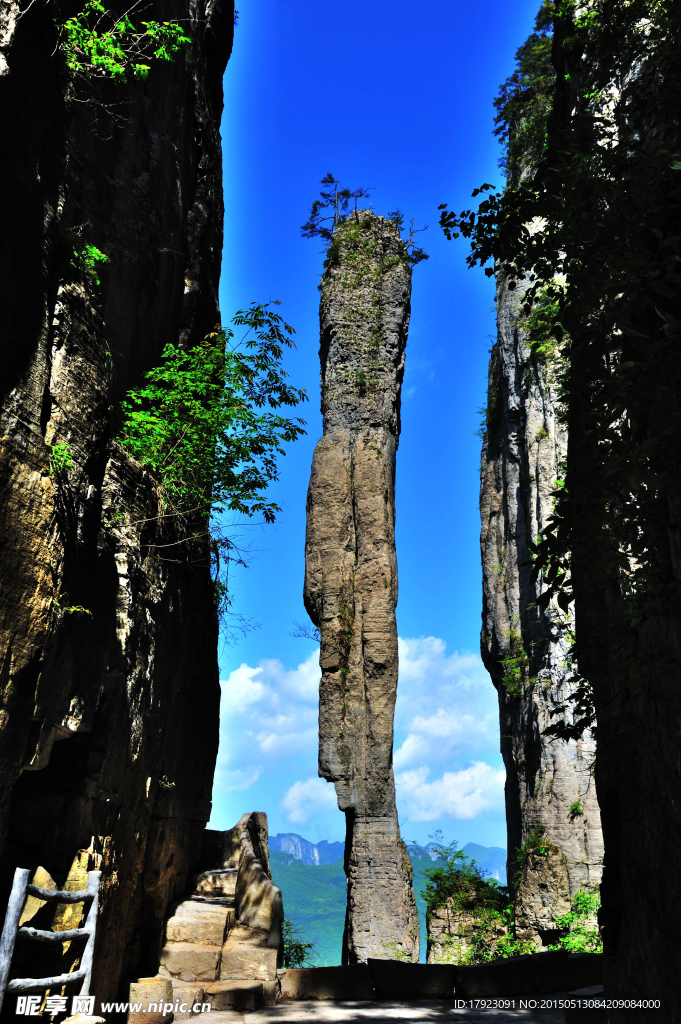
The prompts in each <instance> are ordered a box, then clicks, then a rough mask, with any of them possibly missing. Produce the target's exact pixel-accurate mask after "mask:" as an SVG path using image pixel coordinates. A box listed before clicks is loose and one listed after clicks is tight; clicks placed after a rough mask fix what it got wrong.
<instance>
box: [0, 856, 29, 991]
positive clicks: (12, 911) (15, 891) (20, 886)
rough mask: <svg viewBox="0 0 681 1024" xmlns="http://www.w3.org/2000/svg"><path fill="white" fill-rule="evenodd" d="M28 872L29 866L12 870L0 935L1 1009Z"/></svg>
mask: <svg viewBox="0 0 681 1024" xmlns="http://www.w3.org/2000/svg"><path fill="white" fill-rule="evenodd" d="M30 874H31V869H30V868H17V869H16V871H15V872H14V881H13V883H12V892H11V893H10V897H9V903H8V904H7V913H6V914H5V924H4V927H3V929H2V936H1V937H0V1010H2V1003H3V999H4V998H5V988H6V986H7V978H8V977H9V968H10V964H11V963H12V953H13V952H14V943H15V942H16V938H17V928H18V927H19V918H20V917H21V911H22V910H23V909H24V901H25V899H26V888H27V886H28V879H29V876H30Z"/></svg>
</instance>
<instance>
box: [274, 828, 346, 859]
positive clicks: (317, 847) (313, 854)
mask: <svg viewBox="0 0 681 1024" xmlns="http://www.w3.org/2000/svg"><path fill="white" fill-rule="evenodd" d="M270 850H277V851H278V852H279V853H288V854H290V855H291V857H293V859H294V860H299V861H302V863H303V864H310V865H312V864H314V865H316V866H319V865H320V864H335V863H336V861H337V860H340V859H341V857H342V856H343V851H344V850H345V843H342V842H341V843H329V842H328V841H327V840H326V839H322V841H321V842H320V843H311V842H310V841H309V840H308V839H303V837H302V836H299V835H296V833H295V832H278V833H277V835H276V836H270Z"/></svg>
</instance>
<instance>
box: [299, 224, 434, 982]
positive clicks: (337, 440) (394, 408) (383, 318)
mask: <svg viewBox="0 0 681 1024" xmlns="http://www.w3.org/2000/svg"><path fill="white" fill-rule="evenodd" d="M321 291H322V295H321V303H320V327H321V347H320V357H321V370H322V412H323V415H324V435H323V437H322V438H321V440H320V441H319V443H318V444H317V448H316V450H315V454H314V459H313V463H312V475H311V479H310V488H309V492H308V500H307V539H306V547H305V558H306V570H305V606H306V608H307V610H308V613H309V615H310V617H311V619H312V621H313V622H314V623H315V624H316V625H317V626H318V627H319V629H320V633H321V652H320V665H321V669H322V681H321V685H320V695H319V774H320V775H321V776H322V777H323V778H325V779H328V780H329V781H330V782H333V783H334V784H335V787H336V793H337V796H338V806H339V807H340V809H341V810H342V811H344V812H345V815H346V826H347V837H346V844H345V870H346V874H347V876H348V907H347V914H346V927H345V935H344V943H343V946H344V948H343V961H344V963H355V962H359V961H365V960H366V959H367V958H368V957H372V956H373V957H390V956H394V955H395V953H396V952H398V951H399V952H402V953H407V954H408V955H409V956H411V957H412V958H413V959H418V949H419V931H418V917H417V913H416V906H415V903H414V895H413V888H412V881H411V865H410V862H409V858H408V856H407V853H406V850H405V848H404V845H403V843H402V841H401V839H400V832H399V826H398V822H397V812H396V808H395V784H394V778H393V769H392V745H393V716H394V708H395V697H396V693H397V670H398V656H397V628H396V624H395V605H396V603H397V562H396V557H395V501H394V487H395V453H396V450H397V444H398V439H399V433H400V415H399V414H400V388H401V384H402V377H403V373H404V352H405V346H406V342H407V328H408V323H409V311H410V293H411V268H410V265H409V261H408V258H407V250H406V247H405V244H404V243H403V242H402V241H401V239H400V237H399V230H398V228H397V225H396V224H395V223H394V222H392V221H388V220H384V219H383V218H381V217H377V216H375V215H374V214H373V213H371V212H367V211H363V212H360V213H358V214H356V215H355V214H353V215H352V217H351V218H350V219H349V220H348V221H346V222H344V223H342V224H341V225H340V226H339V227H338V228H337V230H336V232H335V234H334V238H333V241H332V243H331V246H330V248H329V254H328V259H327V265H326V271H325V273H324V277H323V279H322V285H321Z"/></svg>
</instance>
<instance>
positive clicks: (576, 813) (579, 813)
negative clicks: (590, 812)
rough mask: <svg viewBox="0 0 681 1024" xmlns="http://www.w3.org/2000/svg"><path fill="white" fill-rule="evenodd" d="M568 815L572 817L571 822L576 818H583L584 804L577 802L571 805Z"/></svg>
mask: <svg viewBox="0 0 681 1024" xmlns="http://www.w3.org/2000/svg"><path fill="white" fill-rule="evenodd" d="M568 814H569V816H570V820H571V821H574V820H575V819H576V818H582V817H583V816H584V805H583V804H582V802H581V800H575V801H574V802H573V803H571V804H570V807H569V810H568Z"/></svg>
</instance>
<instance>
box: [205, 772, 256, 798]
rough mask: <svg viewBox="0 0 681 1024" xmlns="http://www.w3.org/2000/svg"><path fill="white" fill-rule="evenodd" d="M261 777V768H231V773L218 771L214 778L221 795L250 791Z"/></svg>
mask: <svg viewBox="0 0 681 1024" xmlns="http://www.w3.org/2000/svg"><path fill="white" fill-rule="evenodd" d="M261 775H262V768H256V767H252V768H233V769H232V770H231V771H230V770H227V771H224V770H222V769H218V771H217V775H216V778H215V782H216V785H219V787H220V789H221V790H222V791H223V793H236V792H239V791H241V790H244V789H250V788H251V786H252V785H253V784H254V783H256V782H257V781H258V779H259V778H260V776H261Z"/></svg>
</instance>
